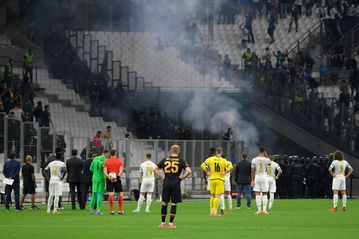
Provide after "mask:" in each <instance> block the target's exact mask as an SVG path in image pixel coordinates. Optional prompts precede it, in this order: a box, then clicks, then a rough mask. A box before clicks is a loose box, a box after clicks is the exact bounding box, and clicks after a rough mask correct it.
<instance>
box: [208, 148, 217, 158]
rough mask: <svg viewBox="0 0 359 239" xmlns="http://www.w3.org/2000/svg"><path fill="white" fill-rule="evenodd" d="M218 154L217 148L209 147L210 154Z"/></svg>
mask: <svg viewBox="0 0 359 239" xmlns="http://www.w3.org/2000/svg"><path fill="white" fill-rule="evenodd" d="M215 154H216V149H215V148H209V156H214V155H215Z"/></svg>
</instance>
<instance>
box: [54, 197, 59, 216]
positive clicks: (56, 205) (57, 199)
mask: <svg viewBox="0 0 359 239" xmlns="http://www.w3.org/2000/svg"><path fill="white" fill-rule="evenodd" d="M58 207H59V196H55V201H54V212H57V208H58Z"/></svg>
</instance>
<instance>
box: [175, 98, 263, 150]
mask: <svg viewBox="0 0 359 239" xmlns="http://www.w3.org/2000/svg"><path fill="white" fill-rule="evenodd" d="M241 108H242V107H241V105H240V103H239V102H237V101H235V100H233V99H230V98H228V97H227V96H225V95H222V94H218V93H215V92H208V93H205V94H203V93H195V94H194V95H193V98H192V100H191V101H190V102H189V105H188V107H187V108H186V110H185V111H184V113H183V115H182V119H183V121H184V122H185V123H187V124H189V125H191V126H192V129H193V130H196V131H209V132H211V133H212V134H223V133H224V132H225V131H226V129H227V128H232V130H233V137H234V139H235V140H236V141H244V142H245V145H246V147H248V148H249V150H250V151H251V152H254V150H255V148H256V144H257V142H258V137H259V134H258V131H257V129H256V127H255V126H254V125H253V124H252V123H251V122H248V121H246V120H244V119H243V117H242V116H241V114H240V113H239V111H240V109H241Z"/></svg>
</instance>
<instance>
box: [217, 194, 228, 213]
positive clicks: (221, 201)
mask: <svg viewBox="0 0 359 239" xmlns="http://www.w3.org/2000/svg"><path fill="white" fill-rule="evenodd" d="M219 204H220V207H221V210H225V209H226V205H225V203H224V195H223V194H222V195H221V196H220V197H219Z"/></svg>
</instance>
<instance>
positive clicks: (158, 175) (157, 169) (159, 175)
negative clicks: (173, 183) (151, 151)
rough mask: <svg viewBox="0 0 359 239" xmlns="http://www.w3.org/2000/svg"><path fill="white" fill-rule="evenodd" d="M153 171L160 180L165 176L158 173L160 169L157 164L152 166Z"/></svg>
mask: <svg viewBox="0 0 359 239" xmlns="http://www.w3.org/2000/svg"><path fill="white" fill-rule="evenodd" d="M153 172H154V173H155V175H156V177H158V178H159V179H161V180H164V179H165V177H164V176H162V175H161V174H160V169H159V167H158V166H157V165H156V166H155V167H154V168H153Z"/></svg>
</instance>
